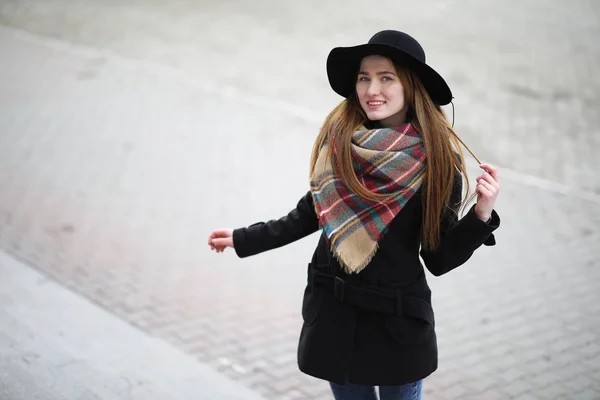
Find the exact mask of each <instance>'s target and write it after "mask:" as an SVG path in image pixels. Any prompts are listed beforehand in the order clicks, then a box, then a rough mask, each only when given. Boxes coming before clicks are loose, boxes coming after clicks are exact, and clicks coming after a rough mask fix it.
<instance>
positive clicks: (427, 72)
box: [327, 43, 452, 106]
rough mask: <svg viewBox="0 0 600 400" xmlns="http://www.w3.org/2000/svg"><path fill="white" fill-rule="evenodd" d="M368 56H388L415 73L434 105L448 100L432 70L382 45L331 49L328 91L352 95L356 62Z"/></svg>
mask: <svg viewBox="0 0 600 400" xmlns="http://www.w3.org/2000/svg"><path fill="white" fill-rule="evenodd" d="M372 55H379V56H383V57H388V58H390V59H391V60H392V61H393V62H394V63H396V64H399V65H407V66H408V67H409V68H410V69H411V70H413V71H414V72H415V73H416V74H417V76H418V77H419V79H420V80H421V82H422V83H423V86H425V90H427V93H429V97H431V100H432V101H433V102H434V103H436V104H439V105H441V106H443V105H446V104H448V103H450V102H451V101H452V92H451V91H450V88H449V87H448V84H447V83H446V81H445V80H444V78H442V77H441V75H440V74H438V73H437V72H436V71H435V70H434V69H433V68H431V67H430V66H429V65H427V64H425V63H424V62H422V61H420V60H418V59H417V58H415V57H413V56H412V55H410V54H409V53H407V52H405V51H403V50H400V49H398V48H396V47H394V46H389V45H385V44H375V43H373V44H362V45H359V46H353V47H336V48H334V49H333V50H331V52H330V53H329V56H328V57H327V77H328V78H329V84H330V85H331V88H332V89H333V90H334V91H335V92H336V93H337V94H339V95H340V96H342V97H348V96H350V95H351V94H352V93H354V92H355V91H356V78H357V74H358V69H359V67H360V62H361V61H362V59H363V58H364V57H366V56H372Z"/></svg>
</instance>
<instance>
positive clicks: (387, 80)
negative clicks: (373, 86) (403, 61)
mask: <svg viewBox="0 0 600 400" xmlns="http://www.w3.org/2000/svg"><path fill="white" fill-rule="evenodd" d="M381 80H382V81H384V82H390V81H391V80H392V77H390V76H384V77H382V78H381Z"/></svg>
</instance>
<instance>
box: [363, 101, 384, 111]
mask: <svg viewBox="0 0 600 400" xmlns="http://www.w3.org/2000/svg"><path fill="white" fill-rule="evenodd" d="M384 104H385V101H367V106H368V107H369V108H370V109H371V110H375V109H377V108H379V107H381V106H382V105H384Z"/></svg>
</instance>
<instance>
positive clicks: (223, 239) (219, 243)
mask: <svg viewBox="0 0 600 400" xmlns="http://www.w3.org/2000/svg"><path fill="white" fill-rule="evenodd" d="M208 245H209V246H210V249H211V250H214V251H216V252H217V253H222V252H223V251H225V249H226V248H227V247H231V248H233V229H229V228H223V229H216V230H214V231H212V233H211V234H210V235H209V236H208Z"/></svg>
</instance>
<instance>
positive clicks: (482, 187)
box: [475, 180, 495, 198]
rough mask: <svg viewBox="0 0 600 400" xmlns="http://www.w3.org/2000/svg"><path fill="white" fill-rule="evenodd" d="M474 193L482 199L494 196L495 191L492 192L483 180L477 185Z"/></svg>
mask: <svg viewBox="0 0 600 400" xmlns="http://www.w3.org/2000/svg"><path fill="white" fill-rule="evenodd" d="M475 191H476V192H477V193H479V194H480V195H481V196H483V197H484V198H491V197H493V196H494V194H495V190H493V188H492V187H491V185H490V184H489V183H488V182H485V181H483V180H481V181H480V183H478V184H477V187H476V188H475Z"/></svg>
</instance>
